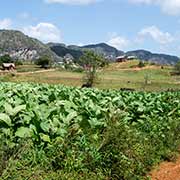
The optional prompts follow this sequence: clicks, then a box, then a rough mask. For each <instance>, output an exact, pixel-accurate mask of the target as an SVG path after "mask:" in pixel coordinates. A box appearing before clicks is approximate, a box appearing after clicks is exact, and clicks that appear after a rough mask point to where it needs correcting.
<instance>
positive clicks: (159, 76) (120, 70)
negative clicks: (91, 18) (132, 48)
mask: <svg viewBox="0 0 180 180" xmlns="http://www.w3.org/2000/svg"><path fill="white" fill-rule="evenodd" d="M137 64H138V61H131V62H125V63H114V64H110V65H109V66H108V67H106V68H104V69H102V70H101V71H100V72H99V73H98V78H97V82H96V84H95V87H97V88H99V89H120V88H133V89H136V90H140V91H141V90H142V91H143V90H146V91H161V90H167V89H180V77H178V76H171V75H170V72H172V71H173V69H172V67H170V66H164V67H163V69H162V68H161V66H157V65H156V66H155V65H149V66H146V67H144V68H137V67H136V66H137ZM30 66H31V67H30ZM30 66H23V67H19V68H18V71H17V72H18V73H16V74H13V76H12V75H5V76H1V80H3V81H12V82H36V83H49V84H63V85H68V86H77V87H80V86H81V85H82V83H83V82H82V77H83V73H76V72H70V71H65V70H59V69H54V70H52V71H40V72H38V70H40V69H39V68H38V67H33V66H32V65H30ZM29 71H33V72H34V73H29ZM26 72H27V73H26Z"/></svg>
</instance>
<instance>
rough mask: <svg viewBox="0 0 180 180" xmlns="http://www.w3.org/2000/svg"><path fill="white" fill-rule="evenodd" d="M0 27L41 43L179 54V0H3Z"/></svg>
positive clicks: (0, 4) (0, 5)
mask: <svg viewBox="0 0 180 180" xmlns="http://www.w3.org/2000/svg"><path fill="white" fill-rule="evenodd" d="M0 7H1V11H0V29H17V30H21V31H23V32H24V33H25V34H27V35H29V36H32V37H35V38H37V39H39V40H41V41H43V42H46V43H47V42H50V41H52V42H60V43H65V44H77V45H84V44H92V43H100V42H105V43H108V44H110V45H112V46H114V47H116V48H118V49H120V50H124V51H128V50H135V49H147V50H150V51H153V52H158V53H169V54H174V55H178V56H180V0H30V1H28V0H13V1H12V0H6V1H1V3H0Z"/></svg>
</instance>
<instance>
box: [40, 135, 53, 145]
mask: <svg viewBox="0 0 180 180" xmlns="http://www.w3.org/2000/svg"><path fill="white" fill-rule="evenodd" d="M40 137H41V139H42V140H43V141H44V142H49V143H50V142H51V140H50V137H49V136H48V135H46V134H43V133H40Z"/></svg>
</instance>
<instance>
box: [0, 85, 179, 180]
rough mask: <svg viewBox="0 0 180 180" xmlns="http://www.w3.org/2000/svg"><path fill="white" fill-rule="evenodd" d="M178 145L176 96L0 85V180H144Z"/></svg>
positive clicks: (173, 154)
mask: <svg viewBox="0 0 180 180" xmlns="http://www.w3.org/2000/svg"><path fill="white" fill-rule="evenodd" d="M179 145H180V92H158V93H156V92H152V93H149V92H123V91H117V90H98V89H80V88H74V87H66V86H61V85H46V84H43V85H42V84H41V85H39V84H28V83H21V84H15V83H0V161H1V163H0V177H1V179H13V180H15V179H18V180H21V179H47V180H48V179H107V180H109V179H120V180H121V179H122V180H131V179H132V180H136V179H137V180H138V179H148V172H149V171H150V170H151V168H152V167H153V166H155V165H157V164H158V163H159V162H161V161H163V160H172V159H174V158H175V157H176V154H177V153H178V150H179Z"/></svg>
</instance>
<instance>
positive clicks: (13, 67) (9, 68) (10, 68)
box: [2, 63, 16, 71]
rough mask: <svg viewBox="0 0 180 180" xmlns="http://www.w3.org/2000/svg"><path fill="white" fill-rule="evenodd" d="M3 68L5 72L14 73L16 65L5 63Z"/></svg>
mask: <svg viewBox="0 0 180 180" xmlns="http://www.w3.org/2000/svg"><path fill="white" fill-rule="evenodd" d="M2 68H3V70H8V71H12V70H15V68H16V67H15V64H14V63H3V64H2Z"/></svg>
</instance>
